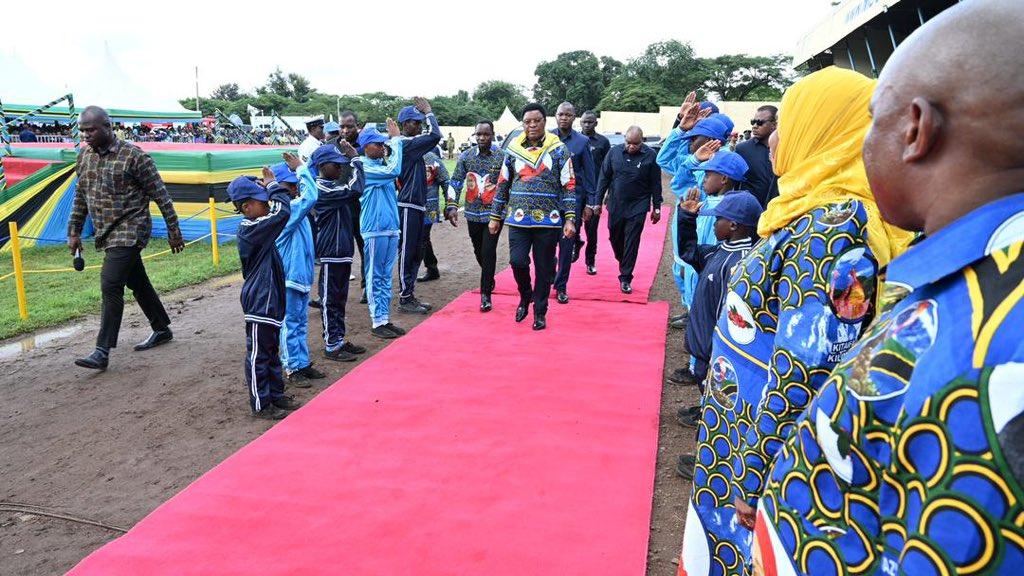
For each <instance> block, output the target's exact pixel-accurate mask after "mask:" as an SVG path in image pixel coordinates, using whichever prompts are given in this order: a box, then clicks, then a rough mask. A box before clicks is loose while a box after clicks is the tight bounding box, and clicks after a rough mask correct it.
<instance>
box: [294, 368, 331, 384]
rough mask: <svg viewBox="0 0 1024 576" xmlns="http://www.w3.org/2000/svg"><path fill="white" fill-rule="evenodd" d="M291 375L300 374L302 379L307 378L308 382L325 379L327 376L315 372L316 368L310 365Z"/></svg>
mask: <svg viewBox="0 0 1024 576" xmlns="http://www.w3.org/2000/svg"><path fill="white" fill-rule="evenodd" d="M292 374H300V375H302V377H303V378H308V379H310V380H319V379H321V378H326V377H327V374H324V373H323V372H321V371H319V370H317V369H316V368H313V365H312V364H310V365H309V366H306V367H305V368H303V369H302V370H296V371H295V372H292Z"/></svg>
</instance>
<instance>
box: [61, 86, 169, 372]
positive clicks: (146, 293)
mask: <svg viewBox="0 0 1024 576" xmlns="http://www.w3.org/2000/svg"><path fill="white" fill-rule="evenodd" d="M79 127H80V129H81V133H82V136H83V137H84V138H85V141H86V143H87V144H88V145H89V147H88V148H85V149H83V150H82V151H81V153H80V154H79V155H78V162H77V165H76V167H75V173H76V174H77V176H78V183H77V185H76V187H75V198H74V204H73V206H72V208H71V217H70V218H69V219H68V246H69V247H70V248H71V253H72V254H74V253H75V252H76V251H78V250H81V249H82V227H83V226H84V225H85V218H86V216H91V217H92V225H93V230H94V237H95V239H96V240H95V242H96V249H97V250H103V269H102V270H101V271H100V286H101V289H102V292H103V307H102V311H101V313H100V331H99V333H98V334H97V335H96V349H95V350H93V352H92V354H90V355H88V356H86V357H84V358H79V359H78V360H75V364H77V365H78V366H81V367H83V368H92V369H95V370H105V369H106V368H107V364H108V362H109V357H110V349H111V348H114V347H115V346H117V336H118V332H119V331H120V330H121V317H122V315H123V314H124V288H125V286H127V287H128V288H130V289H131V291H132V294H134V296H135V300H136V301H137V302H138V303H139V307H140V308H142V312H143V313H145V315H146V319H147V320H149V325H150V327H151V328H152V329H153V333H152V334H151V335H150V336H149V338H147V339H146V340H144V341H143V342H140V343H139V344H137V345H136V346H135V350H148V349H149V348H153V347H154V346H158V345H160V344H163V343H165V342H169V341H170V340H171V339H172V338H173V336H172V335H171V329H170V324H171V319H170V317H169V316H167V312H166V311H165V310H164V306H163V304H161V303H160V297H159V296H157V293H156V290H154V289H153V285H152V284H150V282H149V276H148V275H147V274H146V267H145V266H144V265H143V263H142V255H141V252H142V249H143V248H145V247H146V244H148V243H149V236H150V234H151V233H152V231H153V220H152V218H150V216H149V203H150V201H153V202H156V205H157V206H158V207H159V208H160V213H161V214H163V217H164V222H165V223H166V225H167V242H168V244H170V247H171V251H172V252H174V253H175V254H177V253H178V252H181V251H182V249H183V248H184V247H185V241H184V239H183V238H182V236H181V229H180V228H179V227H178V215H177V214H176V213H175V212H174V204H173V203H172V202H171V196H170V195H169V194H168V193H167V188H165V187H164V182H163V180H161V179H160V173H159V172H158V171H157V169H156V164H155V163H154V162H153V159H152V158H150V157H149V155H147V154H146V153H145V152H143V151H142V150H140V149H139V148H138V147H136V146H135V145H134V144H131V143H130V142H125V141H123V140H119V139H118V138H117V137H116V136H114V131H113V129H112V128H111V125H110V116H108V115H107V112H106V110H104V109H102V108H99V107H97V106H89V107H88V108H86V109H85V110H84V111H82V114H81V116H80V117H79Z"/></svg>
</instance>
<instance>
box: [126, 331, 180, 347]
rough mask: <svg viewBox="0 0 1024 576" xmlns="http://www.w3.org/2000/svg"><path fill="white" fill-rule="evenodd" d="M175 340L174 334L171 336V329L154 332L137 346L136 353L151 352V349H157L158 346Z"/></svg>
mask: <svg viewBox="0 0 1024 576" xmlns="http://www.w3.org/2000/svg"><path fill="white" fill-rule="evenodd" d="M171 340H174V334H171V331H170V329H168V330H160V331H157V332H153V333H152V334H150V335H149V338H146V339H145V340H143V341H142V342H139V343H138V344H136V345H135V351H136V352H140V351H142V350H149V349H150V348H156V347H157V346H159V345H161V344H164V343H166V342H170V341H171Z"/></svg>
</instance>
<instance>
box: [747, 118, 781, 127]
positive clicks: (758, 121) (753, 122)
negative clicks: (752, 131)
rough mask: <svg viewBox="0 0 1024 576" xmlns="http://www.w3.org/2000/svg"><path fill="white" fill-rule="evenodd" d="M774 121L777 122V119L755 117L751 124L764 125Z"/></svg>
mask: <svg viewBox="0 0 1024 576" xmlns="http://www.w3.org/2000/svg"><path fill="white" fill-rule="evenodd" d="M772 122H775V120H758V119H756V118H755V119H753V120H751V121H750V125H751V126H764V125H765V124H771V123H772Z"/></svg>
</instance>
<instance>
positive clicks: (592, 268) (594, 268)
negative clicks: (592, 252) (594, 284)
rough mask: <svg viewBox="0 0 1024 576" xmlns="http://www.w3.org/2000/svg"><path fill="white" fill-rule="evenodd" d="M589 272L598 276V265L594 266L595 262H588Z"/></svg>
mask: <svg viewBox="0 0 1024 576" xmlns="http://www.w3.org/2000/svg"><path fill="white" fill-rule="evenodd" d="M587 274H589V275H591V276H596V275H597V266H594V265H593V264H587Z"/></svg>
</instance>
